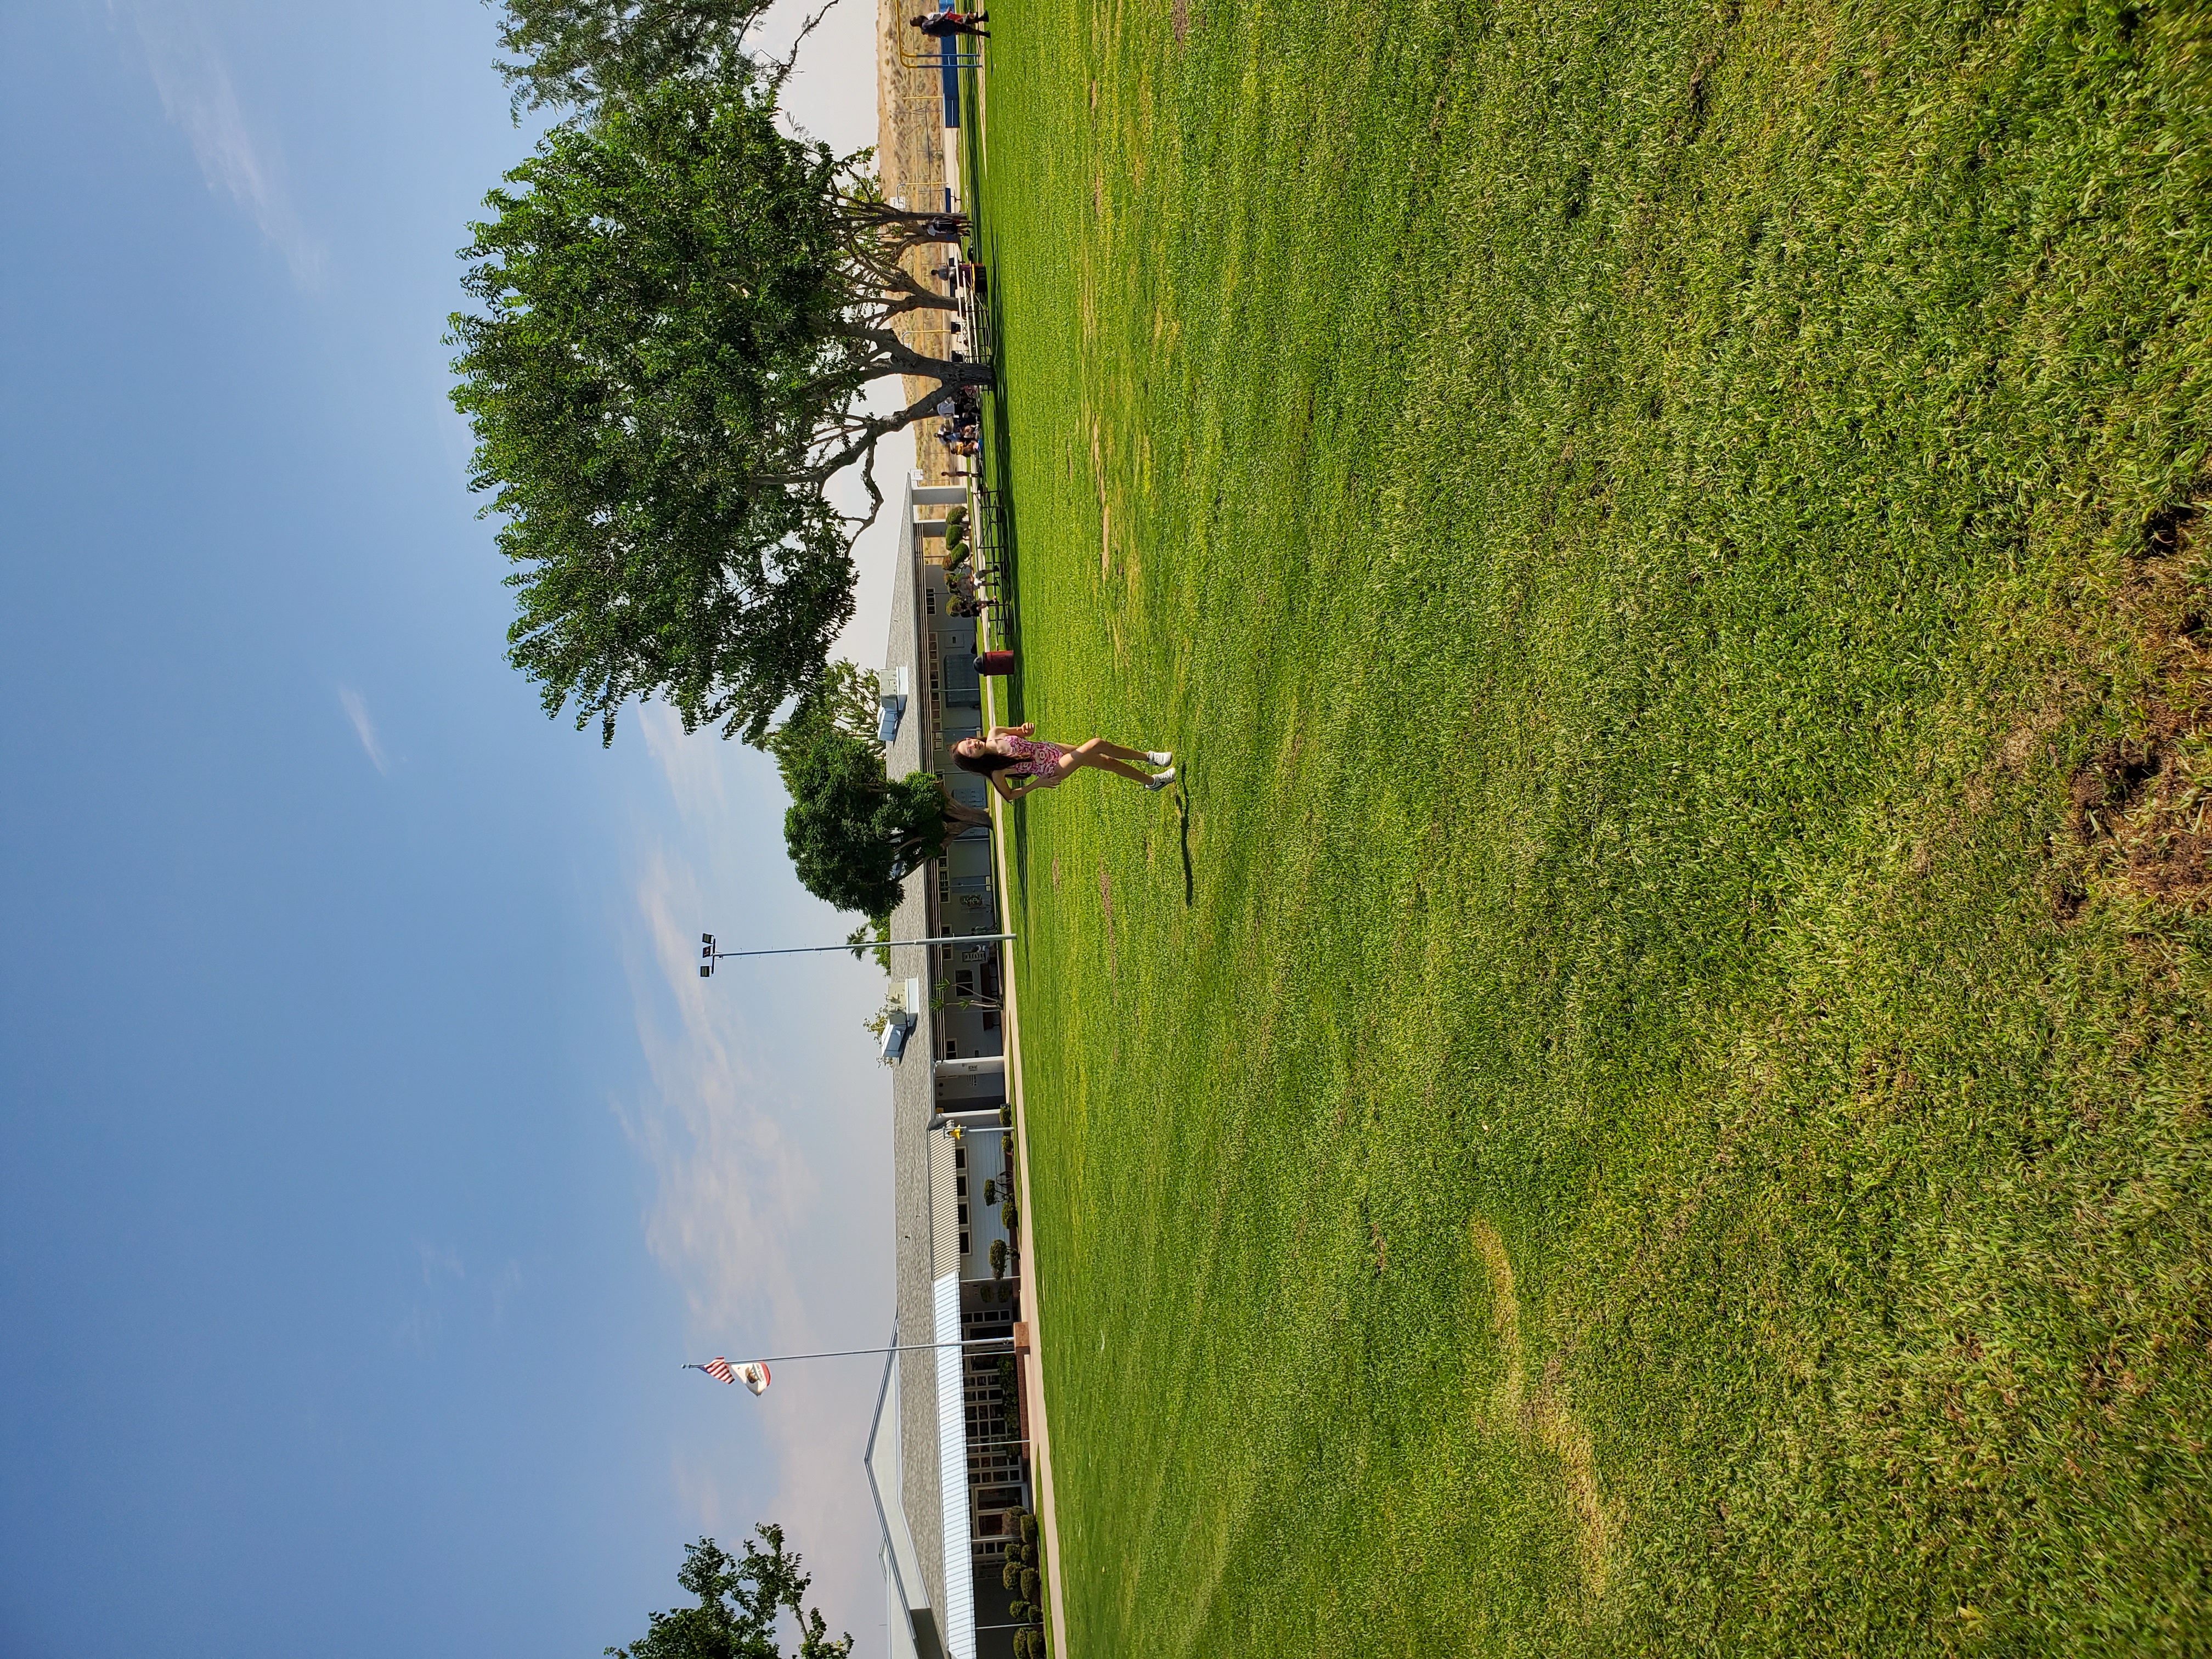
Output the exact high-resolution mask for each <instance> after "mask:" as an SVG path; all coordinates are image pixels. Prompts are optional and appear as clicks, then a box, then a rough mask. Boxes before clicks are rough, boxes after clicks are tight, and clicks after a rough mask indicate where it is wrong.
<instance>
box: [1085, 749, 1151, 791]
mask: <svg viewBox="0 0 2212 1659" xmlns="http://www.w3.org/2000/svg"><path fill="white" fill-rule="evenodd" d="M1113 747H1114V745H1113V744H1109V743H1108V742H1107V741H1106V740H1105V739H1104V738H1091V741H1090V742H1088V743H1086V744H1081V745H1079V747H1077V748H1076V749H1074V750H1073V751H1071V752H1070V753H1069V755H1068V757H1067V758H1068V762H1069V764H1070V765H1072V766H1095V767H1097V769H1099V770H1100V771H1102V772H1111V773H1113V774H1114V775H1115V776H1117V777H1123V778H1134V779H1135V780H1136V781H1138V782H1139V783H1146V782H1149V781H1151V779H1152V775H1151V774H1150V773H1148V772H1139V770H1138V769H1136V768H1135V767H1133V766H1132V765H1130V764H1129V763H1127V761H1120V760H1115V758H1114V757H1112V756H1111V755H1109V754H1107V753H1105V752H1104V750H1108V749H1111V748H1113ZM1121 752H1122V753H1123V754H1125V755H1126V754H1128V753H1130V752H1132V751H1130V750H1127V749H1124V750H1121Z"/></svg>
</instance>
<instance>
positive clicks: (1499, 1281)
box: [1378, 1216, 1620, 1598]
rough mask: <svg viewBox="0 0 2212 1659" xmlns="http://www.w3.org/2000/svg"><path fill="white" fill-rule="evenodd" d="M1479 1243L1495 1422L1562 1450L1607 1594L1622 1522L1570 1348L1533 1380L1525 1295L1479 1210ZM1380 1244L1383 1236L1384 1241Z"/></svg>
mask: <svg viewBox="0 0 2212 1659" xmlns="http://www.w3.org/2000/svg"><path fill="white" fill-rule="evenodd" d="M1468 1231H1469V1232H1470V1233H1471V1234H1472V1235H1473V1237H1474V1248H1475V1249H1476V1251H1477V1253H1478V1254H1480V1255H1481V1257H1482V1265H1483V1267H1484V1269H1485V1271H1486V1273H1488V1275H1489V1278H1490V1297H1491V1326H1492V1329H1493V1330H1494V1331H1496V1333H1497V1335H1498V1348H1499V1350H1500V1352H1502V1353H1503V1355H1504V1360H1505V1369H1504V1371H1503V1373H1502V1374H1501V1375H1500V1376H1499V1378H1498V1387H1497V1389H1496V1391H1495V1393H1494V1394H1493V1395H1492V1401H1491V1411H1492V1425H1493V1427H1494V1428H1495V1429H1497V1430H1501V1431H1508V1432H1512V1433H1517V1434H1519V1435H1521V1436H1522V1437H1525V1438H1528V1439H1532V1440H1534V1442H1535V1443H1537V1444H1538V1445H1539V1446H1541V1447H1542V1449H1544V1450H1545V1451H1547V1452H1548V1453H1549V1454H1550V1455H1552V1456H1553V1457H1555V1458H1557V1459H1558V1460H1559V1468H1560V1473H1561V1475H1562V1476H1563V1477H1564V1480H1565V1485H1566V1489H1567V1501H1568V1504H1569V1505H1570V1506H1571V1508H1572V1510H1573V1512H1574V1518H1575V1553H1576V1556H1577V1561H1578V1564H1579V1565H1580V1566H1581V1568H1582V1575H1583V1588H1584V1589H1587V1590H1588V1591H1589V1594H1590V1595H1591V1596H1592V1597H1593V1598H1597V1597H1601V1596H1603V1595H1604V1594H1605V1589H1606V1585H1607V1583H1609V1582H1610V1580H1611V1578H1612V1576H1613V1542H1614V1540H1615V1539H1616V1538H1617V1537H1618V1536H1619V1534H1620V1522H1619V1519H1618V1517H1617V1516H1616V1515H1615V1513H1614V1511H1613V1506H1611V1505H1609V1504H1607V1503H1606V1501H1605V1496H1604V1494H1603V1492H1601V1491H1600V1490H1599V1488H1598V1483H1597V1457H1596V1453H1595V1448H1594V1446H1593V1444H1592V1443H1591V1439H1590V1433H1589V1430H1588V1429H1587V1428H1586V1427H1584V1426H1583V1422H1582V1419H1580V1418H1578V1417H1577V1416H1576V1415H1575V1413H1572V1412H1571V1411H1569V1410H1568V1409H1567V1407H1566V1405H1565V1399H1564V1393H1565V1389H1564V1386H1563V1379H1564V1377H1565V1371H1566V1358H1567V1357H1566V1354H1565V1352H1560V1351H1554V1352H1553V1354H1552V1356H1551V1358H1549V1359H1548V1360H1547V1361H1546V1362H1545V1365H1544V1374H1543V1377H1542V1379H1541V1381H1540V1382H1539V1383H1537V1385H1536V1387H1535V1388H1534V1390H1531V1389H1529V1387H1528V1360H1527V1358H1526V1355H1525V1352H1524V1351H1523V1348H1522V1340H1521V1297H1520V1294H1519V1292H1518V1291H1517V1290H1516V1287H1515V1285H1514V1279H1513V1261H1512V1258H1511V1257H1510V1255H1507V1254H1506V1250H1505V1241H1504V1239H1503V1238H1501V1237H1498V1229H1497V1228H1495V1227H1493V1226H1492V1225H1491V1224H1490V1223H1489V1222H1488V1221H1486V1220H1484V1219H1483V1218H1481V1217H1480V1216H1478V1217H1476V1218H1474V1221H1472V1222H1471V1223H1469V1224H1468ZM1378 1248H1379V1241H1378Z"/></svg>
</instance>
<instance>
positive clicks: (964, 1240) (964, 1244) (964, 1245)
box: [960, 1233, 968, 1255]
mask: <svg viewBox="0 0 2212 1659" xmlns="http://www.w3.org/2000/svg"><path fill="white" fill-rule="evenodd" d="M960 1254H961V1255H967V1254H968V1235H967V1234H965V1233H963V1234H961V1235H960Z"/></svg>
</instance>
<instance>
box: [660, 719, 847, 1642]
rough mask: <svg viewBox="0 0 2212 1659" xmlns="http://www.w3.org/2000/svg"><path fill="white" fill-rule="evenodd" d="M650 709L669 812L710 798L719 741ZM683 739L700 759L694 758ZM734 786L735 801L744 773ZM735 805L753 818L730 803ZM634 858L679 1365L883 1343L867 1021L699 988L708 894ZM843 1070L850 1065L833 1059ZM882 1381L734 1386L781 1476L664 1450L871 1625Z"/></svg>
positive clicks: (706, 1494) (745, 1527) (792, 1372)
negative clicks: (867, 1441)
mask: <svg viewBox="0 0 2212 1659" xmlns="http://www.w3.org/2000/svg"><path fill="white" fill-rule="evenodd" d="M648 713H658V714H659V715H660V716H661V719H660V722H659V742H657V743H655V744H654V749H653V752H654V754H655V757H656V759H657V760H659V763H660V764H661V765H662V767H663V768H664V769H665V770H666V771H667V773H668V775H669V781H670V787H671V789H672V790H673V791H674V792H675V793H676V795H677V797H678V801H679V802H681V801H682V800H684V799H685V798H686V797H687V796H688V797H689V798H690V799H692V800H693V801H694V802H698V801H702V800H705V801H713V800H719V799H720V797H721V786H720V785H718V784H716V783H714V781H711V780H710V779H709V778H708V777H707V776H706V775H703V774H702V773H701V772H699V771H697V770H695V765H696V766H698V767H704V766H706V765H707V764H708V763H712V762H715V761H718V760H719V761H720V763H722V764H725V765H726V764H731V763H732V761H731V760H730V759H729V758H728V757H726V754H725V752H724V751H726V748H727V745H725V744H720V743H719V742H716V741H714V740H713V739H707V738H694V739H690V741H689V743H688V744H687V742H686V741H685V740H684V738H683V737H682V734H681V731H680V727H678V724H677V722H676V721H675V720H674V719H673V718H672V717H669V716H666V715H665V711H648ZM647 730H648V732H651V731H652V730H653V722H652V721H650V720H649V721H648V722H647ZM687 748H688V749H690V750H695V751H696V753H697V756H698V757H702V758H696V761H695V759H690V758H685V757H684V750H686V749H687ZM739 763H741V761H740V762H739ZM730 793H732V794H734V795H737V796H739V797H741V798H742V797H743V796H744V794H745V793H746V792H745V791H744V788H743V783H742V779H741V780H740V782H739V784H738V787H736V788H734V789H732V790H731V791H730ZM757 810H758V808H757V807H756V806H753V805H752V804H751V803H750V800H747V799H740V800H739V802H738V811H739V812H740V813H742V814H744V815H750V812H752V811H757ZM697 827H699V828H700V829H702V830H703V831H705V832H706V833H708V834H709V835H711V834H712V830H711V828H710V827H709V826H706V825H700V826H697ZM723 828H724V831H725V833H727V829H728V826H727V825H726V824H725V825H724V826H723ZM641 870H642V873H641V875H640V877H639V878H638V879H637V883H636V888H635V893H636V902H637V906H638V911H639V914H640V916H641V920H642V921H643V922H644V927H643V930H642V932H643V936H644V940H645V947H644V948H643V949H642V950H641V951H638V952H637V954H636V957H635V959H634V960H633V961H632V963H631V964H630V982H631V990H632V996H633V1000H634V1004H635V1010H636V1021H637V1030H638V1036H639V1042H640V1044H641V1048H643V1051H644V1054H645V1058H646V1061H647V1069H648V1077H649V1079H650V1081H649V1086H648V1088H647V1091H645V1094H644V1097H643V1098H641V1100H639V1101H638V1102H636V1103H635V1104H632V1105H627V1106H624V1107H623V1108H620V1109H618V1115H619V1116H620V1118H621V1121H622V1122H623V1127H624V1129H625V1131H626V1133H628V1135H629V1139H630V1141H631V1144H632V1145H633V1146H635V1148H636V1149H637V1151H638V1152H639V1154H640V1155H641V1157H642V1158H644V1159H645V1161H646V1163H647V1165H648V1167H649V1168H650V1169H651V1170H652V1171H653V1176H654V1182H653V1185H654V1195H653V1200H652V1201H651V1204H650V1206H649V1208H648V1210H647V1214H646V1216H645V1234H646V1240H647V1245H648V1247H649V1248H650V1249H651V1250H652V1252H653V1255H654V1256H655V1258H656V1259H657V1260H658V1261H659V1262H660V1263H661V1265H662V1267H664V1268H665V1270H666V1271H667V1273H669V1276H670V1277H671V1279H673V1280H674V1281H675V1282H676V1283H677V1285H678V1287H679V1288H680V1289H681V1291H683V1293H684V1298H685V1303H686V1307H687V1312H688V1316H689V1317H688V1323H689V1326H690V1329H689V1332H688V1333H687V1339H686V1340H687V1344H688V1346H687V1348H686V1351H685V1352H684V1358H686V1359H703V1358H708V1356H710V1355H712V1354H716V1353H723V1354H727V1355H728V1356H729V1357H730V1358H733V1359H741V1358H757V1357H761V1356H764V1355H773V1354H779V1353H791V1352H816V1351H819V1350H823V1349H842V1348H857V1347H862V1346H867V1345H868V1344H871V1343H874V1342H879V1341H881V1340H884V1335H885V1334H888V1331H889V1315H890V1306H889V1299H888V1297H886V1296H884V1295H883V1294H882V1291H880V1290H878V1288H877V1286H876V1285H874V1284H872V1283H871V1282H870V1281H871V1280H872V1279H873V1278H874V1276H875V1273H878V1272H880V1271H881V1268H880V1267H878V1264H877V1263H876V1262H875V1261H874V1260H873V1256H874V1250H873V1249H872V1245H873V1243H874V1239H873V1237H872V1236H873V1235H874V1233H875V1232H876V1231H878V1225H879V1224H881V1223H882V1221H883V1219H884V1218H882V1217H881V1216H880V1215H879V1214H878V1213H877V1206H879V1205H880V1204H882V1203H883V1202H884V1201H885V1200H887V1199H888V1196H889V1194H888V1191H887V1190H886V1191H884V1193H883V1194H881V1195H880V1196H878V1194H877V1193H876V1191H875V1190H874V1188H875V1185H876V1182H873V1181H872V1180H870V1179H868V1178H867V1177H866V1175H865V1173H864V1171H863V1170H860V1169H858V1168H855V1167H854V1166H855V1165H856V1164H864V1163H865V1162H866V1160H867V1157H868V1154H869V1153H870V1152H878V1153H879V1152H880V1148H878V1147H874V1146H871V1147H868V1148H867V1149H866V1151H865V1152H864V1151H863V1150H862V1148H861V1147H860V1146H856V1145H855V1144H854V1139H853V1133H854V1128H855V1127H859V1126H858V1124H856V1123H855V1122H854V1119H855V1118H856V1117H857V1118H858V1119H859V1120H860V1122H864V1123H866V1122H873V1121H880V1119H879V1116H878V1113H879V1108H880V1101H879V1098H878V1096H879V1091H884V1090H885V1089H887V1086H888V1085H887V1084H886V1083H885V1082H884V1079H883V1077H882V1074H881V1073H879V1072H878V1071H877V1069H876V1068H875V1066H874V1065H873V1064H872V1057H871V1056H870V1055H869V1053H868V1049H867V1043H866V1036H865V1034H864V1033H863V1032H861V1030H860V1027H859V1019H860V1013H859V1012H858V1011H856V1010H847V1009H842V1008H840V1009H838V1010H837V1012H836V1014H835V1016H834V1017H832V1018H827V1019H824V1020H823V1021H822V1022H820V1023H818V1024H817V1023H812V1022H808V1023H805V1024H800V1025H798V1026H795V1027H794V1026H792V1025H790V1024H788V1023H787V1021H788V1010H787V1008H786V1007H785V1006H784V1005H783V1004H782V1003H781V1000H780V998H779V997H778V994H777V989H776V984H775V980H773V979H762V978H756V977H754V976H752V975H742V974H718V975H716V976H715V977H714V979H712V980H702V979H701V978H700V977H699V971H698V951H699V944H698V939H699V927H700V921H701V918H702V915H705V914H706V912H707V909H708V904H709V900H708V896H707V893H706V891H705V890H704V889H703V888H702V883H701V881H700V879H699V878H698V876H697V874H696V872H695V871H694V870H693V868H692V867H691V866H690V865H688V864H687V863H685V862H684V860H682V859H681V858H680V857H678V856H677V855H675V854H671V852H670V851H669V850H668V849H667V848H665V846H656V847H653V848H649V849H648V850H647V851H646V852H645V853H644V854H643V857H642V859H641ZM816 960H819V959H816ZM772 1011H775V1012H772ZM823 1012H825V1013H826V1012H828V1011H827V1010H824V1011H823ZM779 1022H785V1023H779ZM825 1028H826V1036H827V1040H828V1041H829V1042H837V1041H843V1042H847V1043H848V1045H849V1048H850V1049H851V1054H849V1055H845V1054H839V1053H836V1052H825V1050H824V1047H823V1043H824V1039H825ZM842 1060H850V1062H851V1064H850V1065H849V1066H847V1065H843V1064H841V1063H838V1062H840V1061H842ZM841 1073H842V1075H840V1074H841ZM855 1073H857V1074H858V1078H859V1080H860V1085H861V1088H862V1090H863V1091H865V1099H863V1100H860V1101H855V1102H853V1103H852V1104H854V1105H856V1106H859V1107H860V1110H859V1111H858V1112H854V1111H849V1110H848V1109H845V1107H844V1104H843V1103H832V1101H831V1100H829V1099H828V1098H825V1097H824V1095H825V1094H826V1092H827V1091H829V1090H830V1089H837V1090H838V1091H839V1092H840V1093H841V1094H842V1093H843V1092H845V1090H846V1089H847V1088H849V1085H850V1081H851V1080H852V1078H853V1076H854V1074H855ZM833 1078H834V1079H836V1081H833V1080H832V1079H833ZM841 1085H843V1086H842V1087H841ZM882 1230H883V1231H885V1232H887V1231H888V1227H887V1226H884V1227H883V1229H882ZM882 1266H883V1267H887V1266H888V1263H887V1262H885V1263H884V1264H882ZM872 1270H873V1271H872ZM884 1288H886V1289H887V1288H888V1287H887V1285H886V1286H884ZM881 1375H882V1362H881V1361H880V1360H878V1359H872V1358H853V1359H834V1360H824V1361H810V1362H805V1363H802V1364H794V1365H792V1366H790V1367H788V1368H785V1367H782V1366H778V1367H777V1368H776V1373H775V1387H774V1388H772V1389H770V1390H769V1393H768V1394H767V1395H766V1396H765V1397H764V1398H763V1399H761V1400H759V1401H754V1400H753V1399H752V1398H751V1397H750V1396H749V1395H745V1394H744V1391H743V1390H742V1389H735V1390H729V1391H728V1394H729V1405H730V1407H731V1408H732V1410H741V1411H743V1412H744V1413H748V1414H749V1415H751V1416H753V1417H754V1418H755V1419H756V1421H757V1426H758V1430H759V1431H760V1432H761V1433H762V1434H763V1435H764V1436H765V1437H766V1439H767V1441H768V1443H769V1446H770V1447H771V1448H772V1449H773V1455H774V1458H775V1463H774V1467H773V1469H772V1470H770V1469H763V1468H760V1467H759V1465H758V1462H757V1460H756V1459H750V1458H746V1457H744V1456H742V1455H740V1456H738V1457H737V1458H735V1459H732V1458H731V1457H729V1456H728V1455H725V1454H723V1453H721V1452H719V1451H714V1450H709V1449H706V1448H703V1447H701V1446H698V1445H693V1444H680V1445H674V1446H671V1452H670V1455H671V1474H672V1484H673V1486H674V1490H675V1492H676V1495H677V1498H678V1502H679V1503H680V1504H682V1505H683V1506H684V1509H685V1510H687V1511H689V1512H690V1514H691V1515H692V1516H695V1517H696V1522H697V1524H698V1525H699V1526H700V1527H701V1528H702V1529H704V1530H706V1531H708V1532H711V1533H714V1534H717V1535H718V1536H720V1538H721V1539H722V1541H723V1542H724V1543H725V1544H727V1545H730V1546H731V1547H735V1544H736V1541H737V1539H738V1537H740V1536H743V1535H744V1534H747V1533H750V1530H751V1528H752V1524H753V1522H755V1521H760V1520H771V1519H772V1520H775V1521H778V1522H781V1524H782V1525H783V1526H784V1528H786V1530H787V1533H788V1534H789V1536H790V1538H791V1541H792V1545H793V1547H794V1548H796V1549H799V1550H800V1551H802V1552H803V1553H805V1554H806V1556H807V1558H808V1563H807V1565H808V1568H809V1571H812V1572H814V1573H815V1574H816V1575H817V1577H816V1586H815V1593H816V1595H817V1596H818V1597H819V1598H820V1601H821V1602H822V1605H823V1610H824V1612H825V1613H826V1614H827V1615H828V1616H829V1618H830V1619H831V1620H832V1622H833V1626H835V1627H836V1628H839V1629H842V1628H846V1627H853V1628H857V1629H863V1630H865V1629H866V1627H867V1626H868V1623H869V1622H870V1620H872V1616H873V1611H872V1610H873V1608H874V1607H875V1606H876V1605H877V1604H878V1602H879V1601H880V1598H881V1594H882V1592H881V1587H880V1581H879V1579H878V1576H877V1572H876V1569H875V1565H874V1560H875V1558H874V1541H875V1533H876V1521H875V1513H874V1510H873V1509H872V1506H871V1504H870V1502H869V1498H868V1495H867V1489H866V1484H865V1481H864V1480H863V1479H862V1476H861V1472H860V1448H861V1443H862V1441H863V1439H864V1438H865V1437H866V1432H867V1413H868V1410H869V1407H871V1406H872V1404H873V1402H874V1400H875V1394H876V1385H877V1383H878V1380H879V1379H880V1377H881ZM702 1386H706V1385H705V1384H703V1383H702ZM717 1391H718V1392H722V1391H721V1390H719V1389H718V1390H717Z"/></svg>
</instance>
